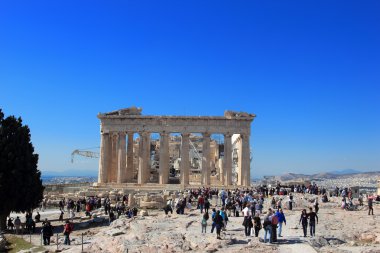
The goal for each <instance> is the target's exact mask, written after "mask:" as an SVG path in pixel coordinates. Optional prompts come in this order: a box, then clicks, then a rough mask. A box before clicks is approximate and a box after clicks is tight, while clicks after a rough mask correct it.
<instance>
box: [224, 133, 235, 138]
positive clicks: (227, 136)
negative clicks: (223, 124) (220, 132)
mask: <svg viewBox="0 0 380 253" xmlns="http://www.w3.org/2000/svg"><path fill="white" fill-rule="evenodd" d="M232 135H233V134H231V133H225V134H224V137H225V138H231V137H232Z"/></svg>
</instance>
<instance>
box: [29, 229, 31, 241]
mask: <svg viewBox="0 0 380 253" xmlns="http://www.w3.org/2000/svg"><path fill="white" fill-rule="evenodd" d="M29 243H32V231H30V230H29Z"/></svg>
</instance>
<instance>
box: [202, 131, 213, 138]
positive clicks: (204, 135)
mask: <svg viewBox="0 0 380 253" xmlns="http://www.w3.org/2000/svg"><path fill="white" fill-rule="evenodd" d="M202 136H203V137H205V138H210V137H211V134H210V133H209V132H205V133H202Z"/></svg>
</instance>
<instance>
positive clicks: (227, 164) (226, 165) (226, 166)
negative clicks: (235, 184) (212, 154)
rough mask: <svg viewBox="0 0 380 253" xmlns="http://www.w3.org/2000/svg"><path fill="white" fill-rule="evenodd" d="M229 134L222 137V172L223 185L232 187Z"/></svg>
mask: <svg viewBox="0 0 380 253" xmlns="http://www.w3.org/2000/svg"><path fill="white" fill-rule="evenodd" d="M231 136H232V135H231V134H225V135H224V159H223V171H224V175H225V176H224V185H226V186H229V185H232V142H231Z"/></svg>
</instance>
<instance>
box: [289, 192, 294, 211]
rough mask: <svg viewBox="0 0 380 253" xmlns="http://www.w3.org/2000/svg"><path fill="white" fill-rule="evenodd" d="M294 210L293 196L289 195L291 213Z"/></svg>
mask: <svg viewBox="0 0 380 253" xmlns="http://www.w3.org/2000/svg"><path fill="white" fill-rule="evenodd" d="M292 209H293V195H292V194H291V193H290V194H289V210H290V211H291V210H292Z"/></svg>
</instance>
